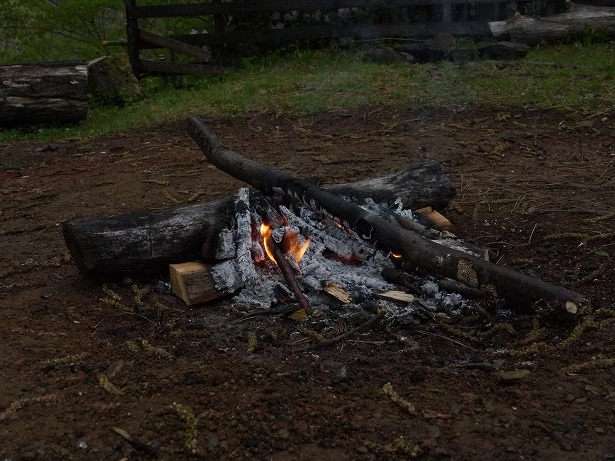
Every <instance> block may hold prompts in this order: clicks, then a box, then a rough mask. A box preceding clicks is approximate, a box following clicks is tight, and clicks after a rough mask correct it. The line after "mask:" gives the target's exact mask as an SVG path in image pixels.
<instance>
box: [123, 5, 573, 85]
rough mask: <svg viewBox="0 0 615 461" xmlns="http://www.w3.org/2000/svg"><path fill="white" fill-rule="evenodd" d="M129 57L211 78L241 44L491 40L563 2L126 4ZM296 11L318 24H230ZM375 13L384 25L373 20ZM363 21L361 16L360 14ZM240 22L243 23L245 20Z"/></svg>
mask: <svg viewBox="0 0 615 461" xmlns="http://www.w3.org/2000/svg"><path fill="white" fill-rule="evenodd" d="M125 5H126V18H127V33H128V52H129V56H130V62H131V66H132V70H133V73H134V74H135V75H136V76H138V77H144V76H149V75H170V74H193V75H215V74H219V73H222V72H224V70H225V68H224V67H222V66H219V65H213V64H211V62H214V61H212V60H211V51H212V50H214V52H216V50H217V51H218V57H219V55H220V50H229V49H233V48H234V49H237V48H238V47H241V46H242V45H246V44H252V45H254V44H261V45H264V46H269V47H271V46H274V45H279V44H284V43H289V42H297V41H306V40H310V41H313V40H333V41H339V40H341V39H353V40H371V39H378V38H394V37H396V38H417V39H418V38H428V37H431V36H434V35H436V34H437V33H449V34H451V35H455V36H469V37H478V36H489V35H490V32H489V28H488V24H487V23H488V21H495V20H501V19H505V18H506V16H507V15H508V14H510V13H511V12H513V11H516V10H520V11H521V12H522V13H527V12H528V11H529V13H530V14H531V15H538V14H542V15H545V14H553V13H555V12H556V11H557V10H558V9H559V8H560V6H561V5H563V0H516V1H515V0H471V1H470V0H231V1H221V0H212V1H211V2H209V3H193V4H165V5H142V6H139V5H137V0H125ZM357 11H359V12H364V13H366V14H363V15H362V17H360V18H359V19H358V20H357V19H356V18H354V19H352V20H348V18H347V17H348V15H349V13H351V14H354V13H356V12H357ZM297 12H301V14H315V13H319V14H318V16H319V17H320V18H321V20H320V21H308V22H309V24H300V25H299V24H291V25H290V26H288V27H286V25H285V24H282V25H281V26H280V25H279V24H278V25H277V27H276V26H274V27H271V26H269V27H260V28H245V27H241V25H242V24H241V23H239V24H237V23H235V24H232V25H230V22H231V21H229V18H233V17H238V18H244V26H245V24H249V23H250V21H249V18H250V17H256V16H257V15H262V14H269V15H274V14H277V15H278V16H279V15H284V14H286V15H288V14H290V13H294V14H295V15H297ZM374 12H378V15H379V16H380V18H382V17H387V19H388V20H385V21H382V22H380V23H379V22H377V21H375V20H374V15H373V13H374ZM359 16H361V15H359ZM177 17H184V18H197V17H198V18H207V19H208V20H209V24H211V25H212V27H211V29H212V30H207V33H190V34H183V35H172V36H163V35H159V34H155V33H153V32H150V31H147V30H145V29H143V27H142V23H145V22H148V21H149V22H151V21H152V19H153V18H177ZM260 17H262V16H260ZM245 18H248V20H247V21H245ZM155 48H166V49H168V50H170V53H171V56H175V55H176V53H180V54H183V55H186V56H190V57H192V58H196V61H193V62H177V61H175V62H173V61H169V60H160V59H144V58H142V57H141V51H143V50H151V49H155Z"/></svg>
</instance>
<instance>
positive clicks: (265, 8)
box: [134, 0, 493, 18]
mask: <svg viewBox="0 0 615 461" xmlns="http://www.w3.org/2000/svg"><path fill="white" fill-rule="evenodd" d="M492 1H493V0H476V1H473V2H472V3H492ZM450 3H451V4H466V3H467V0H450ZM440 4H441V3H440V2H439V1H436V0H388V1H387V0H267V1H254V0H253V1H243V2H237V1H231V2H221V3H196V4H182V5H144V6H139V7H136V8H135V10H134V15H135V17H136V18H164V17H174V16H182V17H196V16H208V15H217V14H248V13H260V12H273V11H292V10H300V11H313V10H334V9H342V8H373V7H381V8H395V7H409V6H421V5H440Z"/></svg>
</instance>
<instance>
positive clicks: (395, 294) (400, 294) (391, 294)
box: [376, 290, 414, 303]
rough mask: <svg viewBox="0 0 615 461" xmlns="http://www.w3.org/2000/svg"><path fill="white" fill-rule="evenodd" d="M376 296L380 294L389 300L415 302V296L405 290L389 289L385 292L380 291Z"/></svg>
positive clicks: (382, 297) (380, 296)
mask: <svg viewBox="0 0 615 461" xmlns="http://www.w3.org/2000/svg"><path fill="white" fill-rule="evenodd" d="M376 296H378V297H379V298H381V299H386V300H389V301H399V302H403V303H412V302H414V296H412V295H411V294H410V293H406V292H404V291H398V290H388V291H385V292H383V293H379V294H377V295H376Z"/></svg>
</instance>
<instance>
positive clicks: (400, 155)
mask: <svg viewBox="0 0 615 461" xmlns="http://www.w3.org/2000/svg"><path fill="white" fill-rule="evenodd" d="M614 121H615V113H613V112H603V113H594V114H583V115H580V114H579V115H574V114H563V113H558V112H551V111H540V110H529V109H509V108H502V109H501V110H487V109H482V108H476V107H447V108H438V109H437V110H436V109H432V110H424V111H409V110H404V109H399V110H392V109H378V108H364V109H361V110H356V111H352V112H344V113H341V112H337V113H327V114H319V115H315V116H301V117H283V116H276V115H275V114H256V115H253V116H250V117H246V118H241V119H232V120H207V123H209V124H210V125H211V126H212V127H213V128H214V129H215V130H216V132H217V133H218V135H219V136H220V138H221V139H223V140H224V141H225V143H226V144H227V145H228V146H229V147H231V148H232V149H235V150H237V151H240V152H243V153H244V154H246V155H248V156H250V157H252V158H254V159H257V160H259V161H262V162H265V163H268V164H270V165H273V166H275V167H278V168H284V169H289V170H291V171H293V172H295V173H296V174H298V175H301V176H303V177H319V178H322V179H323V180H324V181H326V182H345V181H350V180H358V179H362V178H366V177H371V176H375V175H380V174H384V173H388V172H392V171H394V170H398V169H401V167H402V166H403V165H404V164H406V163H412V162H414V161H417V160H419V159H423V158H432V159H436V160H438V161H441V162H442V163H443V164H444V165H445V167H446V169H447V171H448V173H449V175H450V177H451V178H452V180H453V181H454V183H455V185H456V188H457V197H456V199H455V201H454V202H453V203H452V204H451V206H450V207H449V208H448V209H446V210H440V211H441V212H442V213H443V214H445V215H446V216H447V217H448V218H449V219H450V220H451V221H453V223H454V224H455V226H456V228H455V233H456V234H457V235H459V236H460V237H462V238H464V239H466V240H468V241H471V242H474V243H477V244H479V245H482V246H484V247H486V248H490V249H492V250H495V251H497V252H498V255H499V256H498V258H499V263H500V264H505V265H508V266H511V267H514V268H516V269H518V270H521V271H523V272H526V273H528V274H530V275H533V276H537V277H540V278H543V279H545V280H548V281H551V282H555V283H558V284H565V285H567V286H568V287H569V288H571V289H574V290H577V291H579V292H580V293H582V294H583V295H585V296H588V297H590V298H591V299H592V302H593V308H594V311H593V312H592V313H591V314H587V315H584V316H583V317H581V318H572V319H571V318H563V317H562V316H557V315H546V314H544V313H542V314H541V313H535V312H528V313H523V314H518V313H516V314H515V313H513V314H512V315H505V314H506V313H505V312H498V313H497V315H496V311H495V310H494V309H493V306H492V305H490V304H488V303H487V304H485V303H483V304H480V303H474V304H473V305H472V308H470V309H468V312H467V316H464V318H461V319H459V318H454V319H448V318H446V317H445V316H439V317H436V318H429V317H421V316H417V317H416V318H415V319H414V321H413V322H412V323H411V324H409V325H403V326H402V325H394V324H391V323H390V322H388V321H387V319H386V318H385V319H384V320H383V321H382V322H380V323H379V324H377V325H376V326H374V327H372V328H370V329H369V330H367V331H365V332H363V333H362V334H360V335H355V336H352V337H350V338H348V339H347V340H345V341H343V342H341V343H339V344H338V345H336V346H331V347H326V348H321V349H317V350H315V351H311V352H297V351H296V349H297V348H298V347H299V346H302V345H305V344H308V343H310V342H313V341H314V339H313V338H311V337H310V336H309V334H306V333H305V332H306V331H307V329H306V328H302V327H301V325H299V324H297V323H296V322H294V321H293V320H290V319H283V318H270V317H259V318H254V319H251V320H247V321H238V320H240V319H241V316H242V312H240V310H238V309H237V308H234V309H231V308H230V307H229V306H230V303H229V301H228V300H225V301H220V302H217V303H214V304H212V305H203V306H197V307H193V308H187V307H185V306H184V305H183V303H182V301H180V300H179V299H177V298H175V297H173V296H172V295H169V294H165V293H161V292H158V291H156V290H155V289H153V288H154V286H155V282H156V281H152V282H151V284H147V283H143V282H137V283H135V286H134V287H133V286H131V285H132V283H130V281H126V283H125V284H111V283H110V284H108V285H103V283H101V282H95V281H88V280H85V279H84V278H83V277H82V276H81V275H80V274H79V273H78V271H77V270H76V268H75V266H74V265H73V264H72V263H71V259H70V256H69V255H68V252H67V249H66V247H65V245H64V241H63V238H62V232H61V223H62V222H63V221H66V220H70V219H73V218H80V217H101V216H108V215H113V214H120V213H125V212H133V211H140V210H147V209H154V208H162V207H168V206H173V205H175V204H176V203H187V202H188V200H194V199H195V198H196V197H197V196H198V200H206V201H208V200H213V199H216V198H219V197H222V196H225V195H228V194H233V193H235V192H236V191H237V189H238V188H239V187H240V185H241V184H240V183H239V182H237V181H236V180H234V179H233V178H230V177H228V176H227V175H225V174H224V173H222V172H220V171H217V170H216V169H215V168H213V167H212V166H210V165H208V163H207V162H206V161H205V160H204V157H203V155H202V153H201V152H200V151H199V149H198V148H197V146H196V144H195V143H194V142H193V141H192V140H191V139H190V137H189V136H188V134H187V133H186V131H185V128H184V127H183V126H182V125H180V124H178V125H169V126H160V127H157V128H155V129H147V130H138V131H135V132H130V133H129V132H125V133H120V134H116V135H109V136H102V137H99V138H94V139H75V140H67V141H61V142H58V143H55V144H40V143H39V144H36V143H34V144H32V143H15V144H8V145H2V146H0V235H1V242H2V243H1V246H0V248H1V250H0V314H1V318H2V321H1V322H0V332H1V334H0V338H1V341H0V459H2V460H8V459H11V460H34V459H38V460H54V459H58V460H59V459H75V460H107V459H108V460H119V459H150V458H154V457H156V456H157V458H158V459H168V460H171V459H172V460H183V459H199V458H200V459H222V460H226V459H229V460H231V459H263V460H265V459H266V460H291V459H292V460H316V459H318V460H336V461H342V460H388V459H391V460H393V459H410V458H418V459H436V458H438V459H440V458H442V459H447V458H449V459H455V460H474V459H493V460H514V459H518V460H523V459H525V460H529V459H531V460H565V459H570V460H573V459H574V460H577V459H587V460H602V459H615V347H614V335H613V326H614V325H615V320H614V319H615V310H614V302H613V300H614V298H615V296H614V295H615V288H614V283H613V282H614V279H615V269H614V265H613V262H612V261H613V260H612V258H613V254H614V253H615V239H614V238H613V227H614V224H615V215H614V214H613V211H614V210H615V194H614V193H613V191H614V190H615V170H614V168H613V163H614V161H615V135H614V133H615V132H614V131H613V126H614ZM148 289H149V291H148ZM114 297H115V298H116V299H115V302H113V301H111V300H112V299H113V298H114ZM366 315H369V314H365V315H358V316H356V317H357V319H356V322H357V323H358V322H360V321H362V320H364V319H365V316H366ZM308 326H309V328H312V329H314V330H316V329H317V325H316V324H308ZM353 326H356V325H355V323H353V320H352V318H351V319H350V320H347V321H345V322H343V323H342V322H340V324H339V329H338V330H339V332H342V331H345V330H348V329H350V328H352V327H353ZM300 330H301V331H303V333H302V332H301V331H300ZM250 338H251V339H250ZM254 340H256V341H254ZM519 370H527V371H521V372H519ZM507 372H516V373H517V375H513V376H510V374H506V373H507ZM386 383H390V384H391V385H392V388H393V389H394V391H395V392H396V393H397V397H399V398H400V399H401V400H400V399H396V398H392V397H391V396H390V395H387V394H386V393H385V392H384V391H383V386H384V385H385V384H386ZM113 428H119V429H120V430H116V431H114V430H113ZM122 430H123V431H125V432H123V433H122V432H121V431H122ZM126 433H127V434H129V435H130V436H131V437H132V438H133V442H132V443H129V441H128V440H127V438H126ZM122 434H124V436H122ZM155 448H157V453H156V454H153V453H152V452H153V451H155V450H154V449H155Z"/></svg>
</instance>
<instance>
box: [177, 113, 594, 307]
mask: <svg viewBox="0 0 615 461" xmlns="http://www.w3.org/2000/svg"><path fill="white" fill-rule="evenodd" d="M188 132H189V133H190V135H191V136H192V138H193V139H194V140H195V142H196V143H197V144H198V146H199V147H200V148H201V149H202V150H203V152H204V154H205V156H206V157H207V160H209V161H210V162H211V163H212V164H213V165H214V166H216V167H217V168H219V169H220V170H222V171H224V172H226V173H228V174H230V175H231V176H233V177H235V178H237V179H239V180H241V181H244V182H246V183H247V184H250V185H252V186H253V187H255V188H257V189H259V190H261V191H264V192H267V193H272V192H273V191H274V189H281V190H283V191H284V192H285V193H286V194H287V195H289V196H290V197H292V198H293V199H295V200H298V201H302V202H303V203H306V204H309V205H310V206H311V207H312V208H314V209H318V210H320V211H321V212H323V213H324V214H325V215H327V216H328V217H330V218H331V219H335V220H337V221H338V222H340V223H341V224H343V225H344V226H346V227H348V228H351V229H353V230H354V231H355V232H357V233H358V234H359V235H361V236H362V237H363V238H365V239H369V240H372V241H375V242H377V243H378V244H379V245H381V246H384V247H386V248H387V249H388V250H390V251H392V252H394V253H398V254H401V255H402V257H403V259H404V260H405V263H406V265H407V266H408V265H409V266H418V267H421V268H423V269H425V270H427V271H428V272H430V273H432V274H436V275H439V276H444V277H449V278H452V279H454V280H457V281H459V282H462V283H464V284H465V285H468V286H470V287H473V288H480V289H481V290H483V291H485V292H488V293H490V294H491V295H492V296H497V297H498V298H499V299H503V300H505V302H506V305H507V306H509V307H510V308H512V309H515V310H517V311H523V310H528V309H530V308H533V307H537V306H538V307H540V306H544V303H546V304H547V305H548V306H549V307H550V308H559V309H561V310H562V311H563V312H567V313H569V314H578V313H581V312H583V311H584V310H585V308H586V307H587V306H588V305H589V301H588V300H587V299H585V298H584V297H583V296H582V295H580V294H579V293H576V292H573V291H570V290H567V289H566V288H564V287H561V286H557V285H554V284H551V283H548V282H544V281H542V280H539V279H537V278H534V277H530V276H527V275H524V274H521V273H519V272H517V271H514V270H512V269H509V268H507V267H503V266H498V265H496V264H493V263H491V262H488V261H485V260H483V259H480V258H477V257H475V256H472V255H469V254H467V253H463V252H461V251H457V250H454V249H451V248H447V247H445V246H442V245H439V244H437V243H435V242H432V241H431V240H429V239H426V238H424V237H421V236H420V235H418V234H416V233H415V232H412V231H409V230H406V229H403V228H402V227H400V226H399V225H397V224H394V223H391V222H389V221H387V220H386V219H383V218H381V217H380V216H378V215H377V214H375V213H373V212H370V211H367V210H365V209H364V208H361V207H360V206H358V205H356V204H353V203H348V202H347V201H346V200H344V199H342V198H340V197H339V196H338V195H335V194H332V193H331V192H328V191H326V190H324V189H321V188H320V187H318V186H316V185H314V184H311V183H309V182H307V181H304V180H302V179H299V178H297V177H294V176H292V175H290V174H288V173H286V172H283V171H280V170H275V169H271V168H268V167H266V166H265V165H262V164H260V163H258V162H255V161H253V160H250V159H248V158H246V157H244V156H243V155H241V154H239V153H237V152H234V151H232V150H231V149H229V148H227V147H226V146H224V145H223V144H222V142H221V141H220V140H219V139H218V138H217V137H216V135H215V134H214V133H213V131H212V130H211V129H210V128H209V127H207V126H206V125H205V124H204V123H203V121H202V120H200V119H199V118H197V117H190V118H189V119H188Z"/></svg>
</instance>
